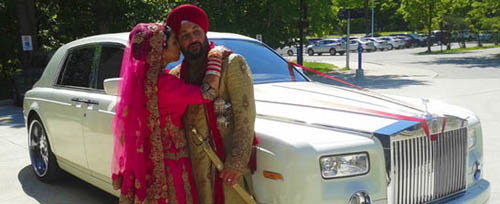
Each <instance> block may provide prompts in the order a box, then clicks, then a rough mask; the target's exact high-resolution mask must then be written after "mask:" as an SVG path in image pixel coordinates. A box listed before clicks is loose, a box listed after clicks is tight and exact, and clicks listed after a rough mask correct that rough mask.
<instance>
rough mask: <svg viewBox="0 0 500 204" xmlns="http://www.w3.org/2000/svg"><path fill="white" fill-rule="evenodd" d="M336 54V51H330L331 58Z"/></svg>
mask: <svg viewBox="0 0 500 204" xmlns="http://www.w3.org/2000/svg"><path fill="white" fill-rule="evenodd" d="M336 54H337V51H336V50H335V49H334V48H332V49H330V55H332V56H333V55H336Z"/></svg>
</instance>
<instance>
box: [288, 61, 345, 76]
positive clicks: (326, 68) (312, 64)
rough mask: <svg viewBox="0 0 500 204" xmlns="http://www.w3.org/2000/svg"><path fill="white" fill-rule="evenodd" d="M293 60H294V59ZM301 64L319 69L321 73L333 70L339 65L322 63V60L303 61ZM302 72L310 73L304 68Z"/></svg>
mask: <svg viewBox="0 0 500 204" xmlns="http://www.w3.org/2000/svg"><path fill="white" fill-rule="evenodd" d="M294 62H295V61H294ZM303 65H304V66H305V67H308V68H311V69H314V70H316V71H319V72H321V73H328V72H331V71H334V70H335V69H338V68H339V67H337V66H335V65H333V64H329V63H322V62H309V61H304V63H303ZM304 73H306V74H307V75H310V74H312V72H309V71H306V70H304Z"/></svg>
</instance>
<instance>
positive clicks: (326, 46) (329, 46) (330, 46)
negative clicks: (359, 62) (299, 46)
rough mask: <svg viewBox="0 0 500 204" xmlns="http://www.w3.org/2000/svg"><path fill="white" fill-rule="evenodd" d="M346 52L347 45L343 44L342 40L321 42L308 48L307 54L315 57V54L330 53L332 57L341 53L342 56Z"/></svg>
mask: <svg viewBox="0 0 500 204" xmlns="http://www.w3.org/2000/svg"><path fill="white" fill-rule="evenodd" d="M345 50H346V46H345V43H342V41H341V40H337V39H326V40H320V41H317V42H315V43H314V44H312V45H309V46H307V54H309V56H313V55H314V54H318V55H321V54H323V53H330V55H336V54H337V53H339V54H340V55H343V54H344V53H345Z"/></svg>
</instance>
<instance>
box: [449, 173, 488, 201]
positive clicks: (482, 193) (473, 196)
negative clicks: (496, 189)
mask: <svg viewBox="0 0 500 204" xmlns="http://www.w3.org/2000/svg"><path fill="white" fill-rule="evenodd" d="M490 190H491V189H490V182H488V181H487V180H484V179H481V180H479V181H478V182H477V183H476V184H474V185H473V186H471V187H469V188H468V189H467V191H466V192H465V193H464V194H460V195H459V196H457V197H452V198H450V199H449V200H447V201H445V203H447V204H455V203H457V204H458V203H468V204H469V203H470V204H483V203H488V201H489V199H490Z"/></svg>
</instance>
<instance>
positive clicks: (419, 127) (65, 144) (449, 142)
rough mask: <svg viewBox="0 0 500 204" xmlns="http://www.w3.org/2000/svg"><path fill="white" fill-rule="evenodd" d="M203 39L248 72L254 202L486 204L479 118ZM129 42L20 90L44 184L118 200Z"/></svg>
mask: <svg viewBox="0 0 500 204" xmlns="http://www.w3.org/2000/svg"><path fill="white" fill-rule="evenodd" d="M208 37H209V39H210V40H212V41H214V42H215V43H216V44H218V45H224V46H226V47H228V48H230V49H232V50H233V51H234V52H235V53H239V54H241V55H242V56H244V57H245V59H246V61H247V62H248V64H249V67H250V69H251V71H252V76H253V80H254V91H255V100H256V109H257V119H256V121H255V132H256V136H257V138H259V141H260V142H259V144H258V147H257V148H256V154H257V170H256V172H255V173H254V174H253V175H252V178H253V182H252V183H253V187H254V189H255V198H256V199H257V202H258V203H286V204H299V203H318V204H323V203H324V204H326V203H353V204H361V203H363V204H365V203H373V204H386V203H390V204H396V203H431V202H441V203H446V202H449V203H472V204H475V203H478V204H479V203H481V204H482V203H485V202H487V201H488V199H489V194H490V184H489V182H488V181H487V180H485V179H484V178H483V173H482V172H481V169H482V167H483V165H485V160H484V159H483V139H482V138H483V136H482V133H481V123H480V121H479V119H478V118H477V116H475V115H474V113H472V112H470V111H468V110H465V109H463V108H460V107H456V106H451V105H447V104H444V103H441V102H439V101H434V100H422V99H415V98H405V97H397V96H385V95H381V94H377V93H373V92H369V91H364V90H358V89H351V88H346V87H344V86H333V85H326V84H322V83H317V82H312V81H310V80H309V79H308V78H307V77H306V76H305V75H304V74H303V73H301V72H300V71H299V70H298V69H297V68H296V67H294V66H293V65H292V64H290V63H289V62H288V61H286V60H285V59H284V58H283V57H281V56H280V55H278V54H276V53H275V52H274V51H273V50H272V49H270V48H269V47H268V46H266V45H264V44H262V42H260V41H257V40H255V39H253V38H248V37H245V36H241V35H237V34H230V33H212V32H209V33H208ZM127 43H128V33H120V34H106V35H99V36H94V37H89V38H84V39H80V40H76V41H73V42H70V43H67V44H65V45H63V46H62V47H61V48H59V49H58V50H57V52H56V53H55V54H54V56H53V57H52V59H51V60H50V62H49V64H48V65H47V67H46V69H45V71H44V73H43V75H42V77H41V78H40V80H39V81H38V82H36V84H35V85H34V86H33V89H31V90H30V91H28V92H27V93H26V95H25V99H24V117H25V121H26V123H27V124H26V127H28V141H29V142H28V145H29V146H28V149H29V153H30V158H31V163H32V168H33V171H34V173H35V175H36V177H37V178H39V179H40V180H42V181H44V182H50V181H53V180H56V179H58V178H59V177H60V175H61V174H59V173H58V172H59V171H60V170H65V171H67V172H69V173H71V174H73V175H75V176H77V177H79V178H81V179H83V180H84V181H86V182H89V183H91V184H93V185H95V186H97V187H99V188H101V189H103V190H105V191H107V192H110V193H112V194H114V195H118V194H119V192H117V191H114V190H112V185H111V158H112V153H113V135H112V131H111V121H112V119H113V117H114V114H115V113H114V108H115V103H116V101H117V97H116V93H117V82H118V81H119V80H120V79H119V78H117V77H118V75H119V73H120V66H121V65H120V64H121V61H122V55H123V49H124V47H125V46H126V45H127ZM431 113H432V114H431ZM413 119H416V120H413ZM424 124H425V126H424ZM269 174H272V175H273V176H268V175H269ZM56 185H57V184H56ZM40 190H42V191H43V189H40ZM68 202H69V203H71V201H68Z"/></svg>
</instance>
